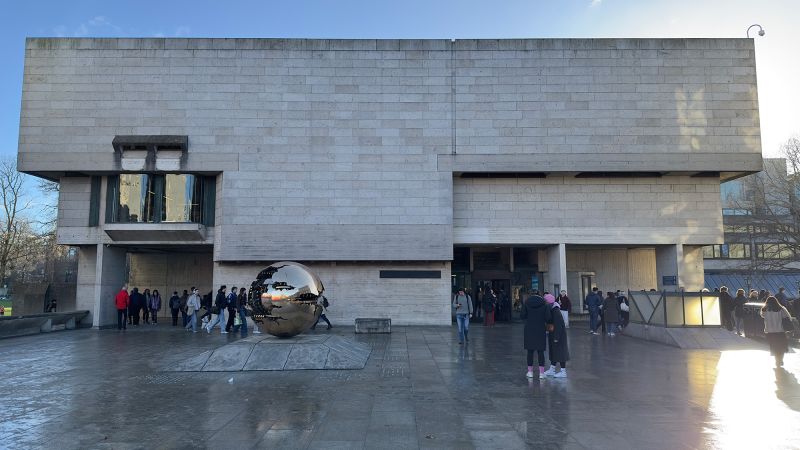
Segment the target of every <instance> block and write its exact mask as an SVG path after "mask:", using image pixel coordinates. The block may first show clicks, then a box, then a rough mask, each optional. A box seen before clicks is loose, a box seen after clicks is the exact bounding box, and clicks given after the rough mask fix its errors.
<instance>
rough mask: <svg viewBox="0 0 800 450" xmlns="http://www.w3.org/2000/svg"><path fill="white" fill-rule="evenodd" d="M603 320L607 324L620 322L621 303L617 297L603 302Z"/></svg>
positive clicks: (607, 298) (608, 298)
mask: <svg viewBox="0 0 800 450" xmlns="http://www.w3.org/2000/svg"><path fill="white" fill-rule="evenodd" d="M603 319H605V321H606V323H609V322H619V301H618V300H617V298H616V297H606V298H605V300H603Z"/></svg>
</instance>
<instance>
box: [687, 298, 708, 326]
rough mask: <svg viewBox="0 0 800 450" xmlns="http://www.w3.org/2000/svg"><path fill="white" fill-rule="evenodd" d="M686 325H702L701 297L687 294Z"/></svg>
mask: <svg viewBox="0 0 800 450" xmlns="http://www.w3.org/2000/svg"><path fill="white" fill-rule="evenodd" d="M684 310H685V314H686V325H702V324H703V313H702V308H701V307H700V297H693V296H687V297H686V299H685V301H684Z"/></svg>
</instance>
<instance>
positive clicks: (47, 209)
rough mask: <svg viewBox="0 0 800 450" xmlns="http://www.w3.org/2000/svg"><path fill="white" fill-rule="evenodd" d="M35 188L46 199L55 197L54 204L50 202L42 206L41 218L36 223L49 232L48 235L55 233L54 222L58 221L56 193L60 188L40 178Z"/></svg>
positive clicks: (55, 183)
mask: <svg viewBox="0 0 800 450" xmlns="http://www.w3.org/2000/svg"><path fill="white" fill-rule="evenodd" d="M36 187H37V188H38V190H39V192H40V193H42V194H44V195H45V196H46V197H48V198H52V195H53V194H55V196H56V201H55V202H52V201H50V202H47V203H45V204H44V205H43V206H42V208H41V209H42V211H41V218H40V219H39V220H38V223H39V224H40V225H41V226H42V227H44V228H45V229H46V230H49V232H50V233H55V229H56V220H57V219H58V193H59V187H60V186H59V184H58V183H57V182H55V181H50V180H45V179H42V178H40V179H39V181H38V183H37V185H36Z"/></svg>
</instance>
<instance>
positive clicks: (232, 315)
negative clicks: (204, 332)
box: [225, 286, 239, 333]
mask: <svg viewBox="0 0 800 450" xmlns="http://www.w3.org/2000/svg"><path fill="white" fill-rule="evenodd" d="M238 294H239V290H238V289H236V286H234V287H232V288H231V292H230V293H229V294H228V295H227V297H225V310H226V311H227V313H228V321H227V322H226V323H225V332H226V333H230V332H231V331H232V330H233V325H234V323H236V316H237V314H236V302H237V301H238V300H237V299H238V297H239V296H238Z"/></svg>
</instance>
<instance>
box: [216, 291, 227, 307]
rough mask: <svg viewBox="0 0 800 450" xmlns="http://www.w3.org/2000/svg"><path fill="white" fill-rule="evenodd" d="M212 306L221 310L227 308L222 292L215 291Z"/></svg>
mask: <svg viewBox="0 0 800 450" xmlns="http://www.w3.org/2000/svg"><path fill="white" fill-rule="evenodd" d="M214 306H216V307H217V308H219V309H220V311H221V310H223V309H225V308H227V307H228V299H227V298H225V294H224V293H222V291H217V298H215V299H214Z"/></svg>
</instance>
